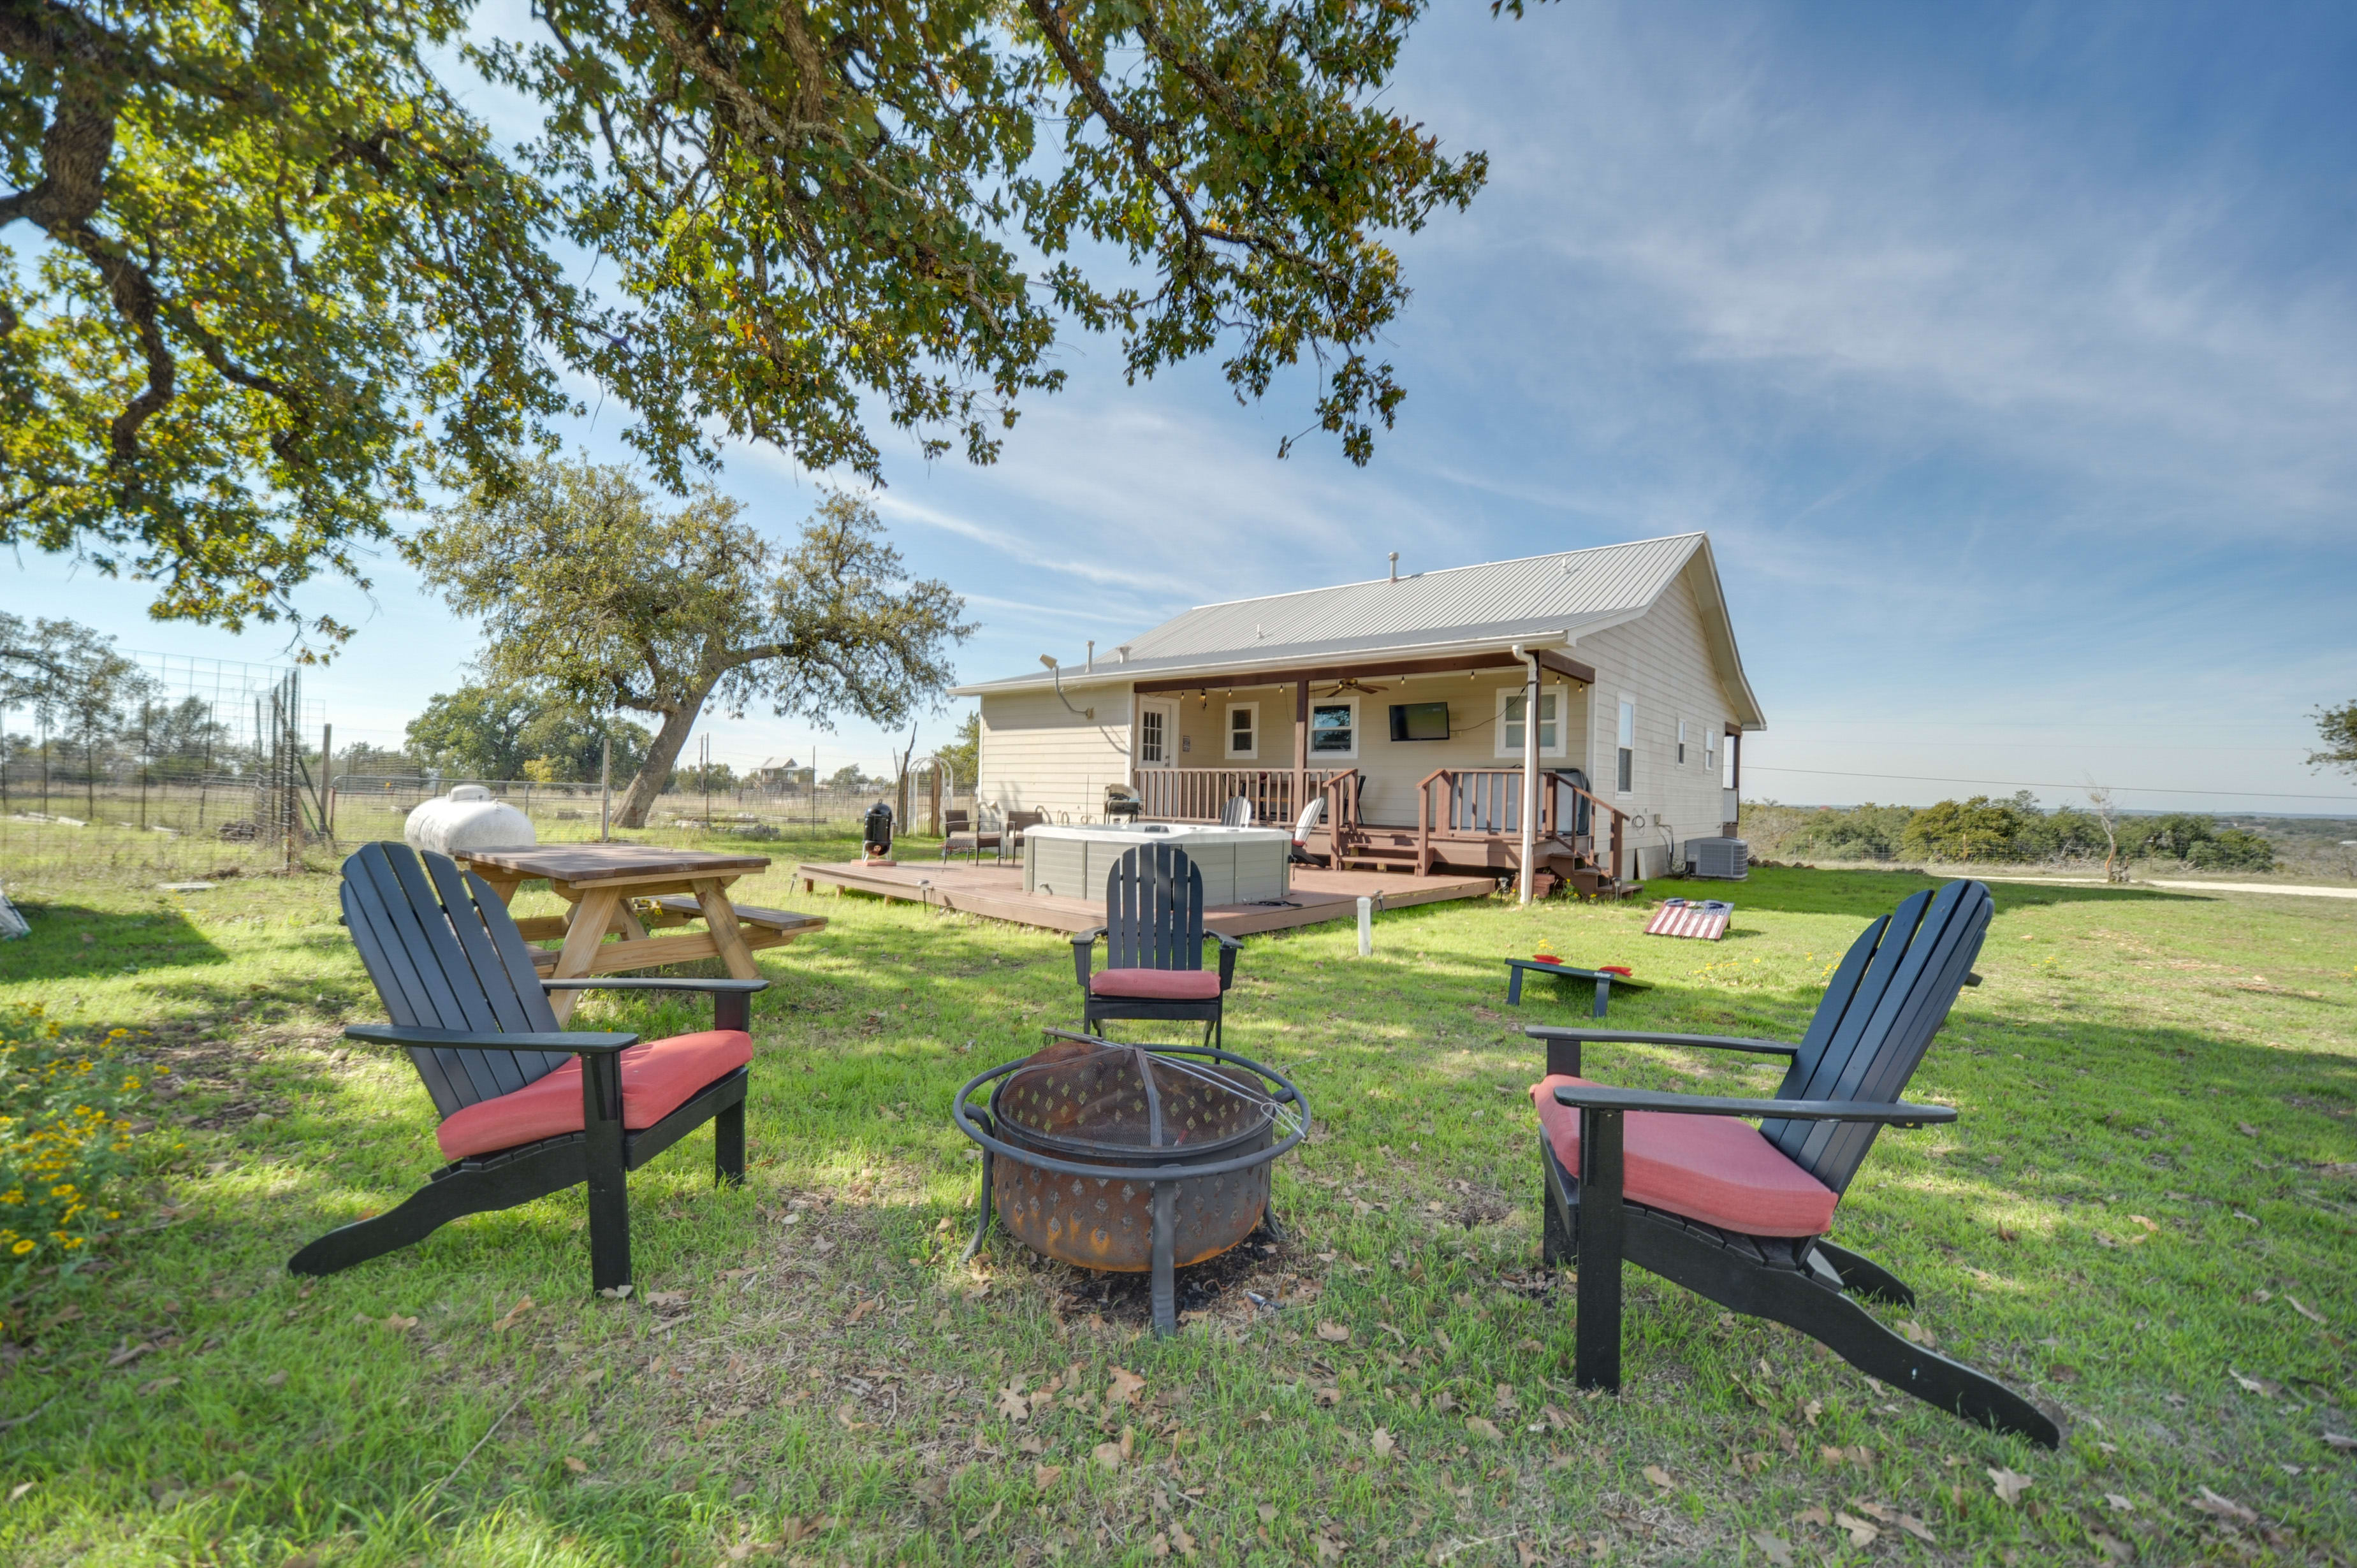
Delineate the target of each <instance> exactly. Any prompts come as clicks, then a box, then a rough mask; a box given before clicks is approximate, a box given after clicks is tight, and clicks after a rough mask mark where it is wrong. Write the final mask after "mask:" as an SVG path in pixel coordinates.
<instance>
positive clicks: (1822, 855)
mask: <svg viewBox="0 0 2357 1568" xmlns="http://www.w3.org/2000/svg"><path fill="white" fill-rule="evenodd" d="M1762 805H1764V806H1766V807H1767V809H1768V811H1769V812H1770V813H1773V814H1774V815H1775V817H1776V819H1777V821H1776V827H1777V828H1778V829H1780V830H1781V831H1780V832H1777V833H1776V842H1775V844H1774V846H1773V848H1772V850H1771V851H1770V853H1773V854H1781V855H1788V856H1794V857H1799V856H1807V857H1811V858H1815V859H1822V860H1878V861H1893V860H1918V861H1943V862H1947V863H1951V864H1963V865H1971V864H1974V863H1975V862H1987V863H1992V864H2010V865H2021V864H2039V863H2045V864H2057V863H2088V864H2099V863H2102V862H2104V861H2105V860H2106V859H2115V860H2116V861H2118V862H2120V863H2123V864H2124V863H2126V862H2127V861H2130V860H2143V861H2153V860H2169V861H2176V862H2179V863H2180V864H2183V865H2190V866H2193V867H2195V868H2197V869H2201V870H2205V871H2213V870H2214V871H2266V870H2270V869H2272V868H2273V867H2274V865H2275V863H2276V849H2275V845H2274V844H2273V843H2269V842H2268V841H2267V839H2266V838H2265V837H2264V836H2262V835H2261V834H2258V833H2255V832H2251V831H2249V830H2248V829H2246V828H2238V827H2233V826H2221V825H2220V824H2219V823H2218V822H2217V820H2216V819H2215V818H2213V817H2208V816H2202V815H2199V814H2196V813H2192V812H2183V811H2177V812H2171V813H2169V814H2168V815H2166V816H2153V817H2126V816H2118V815H2113V816H2111V818H2110V823H2109V827H2108V830H2107V829H2106V825H2105V815H2104V813H2100V812H2097V811H2084V810H2081V809H2079V808H2077V807H2073V806H2061V807H2058V808H2057V809H2055V810H2053V811H2045V810H2043V809H2041V808H2040V806H2039V804H2038V802H2037V800H2036V799H2035V798H2034V797H2033V796H2032V795H2031V794H2030V793H2029V791H2028V790H2026V789H2025V790H2022V791H2021V792H2020V793H2018V794H2017V795H2015V796H2013V797H2012V798H2011V799H2010V800H1996V799H1992V798H1991V797H1989V796H1986V795H1975V796H1973V797H1971V798H1970V799H1968V800H1942V801H1939V802H1938V803H1936V804H1934V805H1930V806H1923V807H1920V808H1919V807H1913V806H1881V805H1875V804H1873V803H1871V802H1869V803H1867V804H1866V805H1863V806H1851V807H1847V808H1843V809H1834V808H1825V809H1823V810H1819V811H1796V810H1793V809H1792V808H1777V807H1775V806H1773V804H1772V803H1770V802H1762ZM1745 811H1746V815H1747V819H1749V817H1750V816H1751V815H1752V814H1753V813H1754V812H1755V811H1758V808H1754V807H1751V806H1748V805H1747V806H1746V807H1745ZM1763 825H1766V824H1763Z"/></svg>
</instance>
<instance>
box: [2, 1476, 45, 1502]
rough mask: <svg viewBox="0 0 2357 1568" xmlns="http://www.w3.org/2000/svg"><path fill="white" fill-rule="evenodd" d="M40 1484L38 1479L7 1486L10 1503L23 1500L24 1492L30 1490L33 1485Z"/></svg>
mask: <svg viewBox="0 0 2357 1568" xmlns="http://www.w3.org/2000/svg"><path fill="white" fill-rule="evenodd" d="M40 1484H41V1483H40V1482H38V1481H19V1482H17V1483H16V1485H15V1486H13V1487H9V1488H8V1500H9V1501H10V1502H12V1503H14V1502H21V1501H23V1500H24V1497H25V1494H26V1493H27V1492H29V1491H31V1490H32V1489H33V1488H34V1487H38V1486H39V1485H40Z"/></svg>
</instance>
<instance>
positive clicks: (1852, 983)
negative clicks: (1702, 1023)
mask: <svg viewBox="0 0 2357 1568" xmlns="http://www.w3.org/2000/svg"><path fill="white" fill-rule="evenodd" d="M1991 908H1992V905H1991V902H1990V898H1989V891H1988V889H1987V888H1986V886H1982V885H1981V884H1980V883H1977V882H1951V883H1949V884H1948V885H1947V886H1944V887H1942V888H1940V889H1939V890H1938V892H1937V893H1936V894H1935V893H1933V892H1932V891H1930V890H1926V891H1924V892H1921V893H1918V894H1915V895H1914V896H1912V897H1910V898H1908V899H1907V900H1906V901H1905V902H1904V903H1902V904H1900V906H1899V908H1898V911H1897V912H1896V913H1895V914H1891V915H1888V916H1885V917H1883V918H1879V919H1878V920H1876V921H1875V922H1874V923H1873V924H1872V925H1870V926H1868V927H1867V929H1866V932H1865V934H1864V935H1862V936H1860V937H1859V938H1858V939H1857V942H1856V943H1855V944H1853V945H1852V946H1851V948H1850V950H1849V952H1848V955H1847V956H1846V957H1845V958H1844V959H1843V960H1842V961H1841V965H1840V967H1839V969H1838V970H1837V971H1836V972H1835V974H1834V978H1833V983H1831V984H1830V985H1828V986H1827V987H1826V988H1825V993H1824V999H1823V1001H1821V1002H1820V1003H1819V1004H1818V1006H1817V1012H1816V1016H1815V1018H1814V1019H1813V1020H1812V1021H1811V1023H1810V1025H1809V1030H1808V1034H1807V1036H1805V1037H1804V1038H1803V1040H1802V1041H1801V1043H1800V1044H1799V1045H1797V1046H1789V1045H1784V1044H1782V1043H1781V1042H1778V1041H1774V1040H1754V1039H1738V1038H1730V1037H1726V1036H1717V1035H1678V1034H1655V1033H1647V1032H1640V1031H1635V1030H1627V1029H1567V1028H1557V1027H1553V1026H1544V1025H1531V1026H1526V1027H1525V1028H1524V1030H1523V1033H1524V1034H1527V1035H1529V1036H1532V1037H1534V1038H1535V1039H1541V1040H1544V1041H1545V1042H1547V1075H1546V1077H1545V1078H1544V1079H1541V1080H1540V1081H1539V1082H1538V1083H1537V1084H1536V1085H1534V1087H1533V1088H1532V1090H1531V1098H1532V1100H1533V1101H1534V1102H1536V1104H1537V1106H1538V1112H1539V1122H1540V1126H1541V1133H1540V1137H1539V1158H1540V1163H1541V1167H1542V1169H1543V1171H1544V1179H1545V1194H1544V1215H1545V1219H1544V1226H1545V1234H1544V1243H1543V1245H1544V1255H1545V1259H1546V1262H1548V1264H1549V1265H1550V1266H1552V1265H1555V1264H1558V1263H1563V1262H1573V1263H1575V1264H1576V1266H1577V1269H1578V1284H1577V1291H1578V1298H1577V1299H1578V1313H1579V1322H1578V1329H1577V1341H1576V1348H1575V1353H1574V1362H1575V1366H1574V1375H1575V1377H1576V1379H1577V1381H1578V1383H1579V1385H1580V1386H1581V1387H1582V1388H1591V1389H1607V1390H1614V1389H1618V1388H1619V1387H1620V1265H1621V1262H1622V1260H1623V1259H1626V1260H1627V1261H1628V1262H1632V1263H1635V1264H1636V1265H1637V1266H1639V1267H1640V1268H1644V1269H1650V1270H1652V1272H1653V1273H1657V1274H1660V1275H1661V1276H1662V1277H1663V1278H1664V1279H1667V1280H1671V1281H1674V1283H1678V1284H1682V1285H1684V1286H1685V1287H1686V1288H1687V1289H1688V1290H1691V1291H1694V1292H1695V1293H1696V1294H1700V1295H1705V1296H1707V1297H1709V1298H1710V1299H1711V1300H1713V1301H1715V1302H1717V1303H1718V1304H1719V1305H1721V1306H1724V1307H1727V1309H1729V1310H1730V1311H1734V1312H1740V1313H1744V1314H1747V1315H1749V1316H1754V1317H1768V1318H1773V1319H1774V1320H1775V1321H1777V1322H1779V1323H1782V1324H1785V1325H1788V1326H1791V1327H1793V1328H1797V1329H1799V1330H1800V1331H1801V1332H1802V1333H1803V1334H1806V1335H1808V1336H1809V1337H1811V1338H1813V1339H1816V1340H1818V1341H1819V1342H1821V1343H1823V1344H1824V1346H1826V1347H1827V1348H1829V1349H1831V1350H1832V1351H1833V1352H1834V1353H1835V1355H1837V1356H1839V1357H1841V1358H1842V1359H1844V1360H1846V1361H1847V1362H1849V1363H1850V1365H1852V1366H1854V1367H1857V1369H1860V1370H1861V1371H1864V1372H1867V1373H1869V1374H1871V1375H1872V1376H1874V1377H1877V1378H1879V1379H1880V1380H1883V1381H1884V1382H1886V1383H1889V1385H1890V1386H1891V1387H1893V1388H1896V1389H1900V1390H1901V1391H1905V1392H1907V1393H1910V1394H1912V1395H1914V1396H1915V1397H1916V1398H1917V1399H1920V1400H1923V1401H1926V1402H1929V1403H1932V1404H1934V1405H1937V1406H1939V1407H1940V1408H1941V1409H1943V1410H1947V1411H1952V1412H1955V1413H1956V1414H1959V1415H1963V1416H1966V1417H1968V1418H1970V1419H1973V1420H1975V1421H1979V1422H1981V1423H1985V1424H1986V1425H1989V1426H1993V1427H1995V1428H1996V1429H1997V1430H1999V1431H2002V1432H2011V1433H2017V1434H2020V1435H2021V1436H2024V1437H2027V1438H2029V1440H2030V1441H2032V1442H2034V1443H2040V1444H2045V1445H2046V1446H2047V1447H2049V1448H2052V1447H2056V1446H2058V1445H2059V1444H2061V1437H2062V1434H2061V1429H2060V1428H2059V1427H2058V1426H2057V1425H2056V1424H2055V1423H2054V1422H2053V1421H2052V1420H2051V1419H2050V1418H2049V1417H2048V1416H2047V1414H2046V1413H2045V1412H2042V1411H2040V1410H2039V1409H2038V1408H2037V1407H2036V1406H2034V1405H2032V1404H2031V1403H2030V1402H2029V1401H2028V1400H2026V1399H2024V1398H2022V1397H2021V1396H2020V1395H2019V1394H2017V1393H2015V1392H2014V1391H2012V1390H2010V1389H2008V1388H2007V1387H2005V1385H2003V1384H2002V1383H1999V1382H1997V1381H1996V1380H1994V1379H1992V1378H1989V1377H1987V1376H1986V1375H1984V1374H1982V1373H1980V1372H1976V1371H1975V1370H1974V1369H1971V1368H1970V1367H1966V1366H1964V1365H1962V1364H1961V1363H1958V1362H1955V1361H1952V1360H1950V1359H1947V1358H1946V1357H1944V1356H1941V1355H1939V1354H1937V1353H1935V1352H1933V1351H1932V1350H1930V1349H1927V1348H1924V1347H1922V1346H1921V1345H1917V1344H1913V1343H1910V1341H1909V1340H1907V1339H1904V1338H1902V1337H1900V1336H1899V1335H1897V1334H1894V1333H1892V1332H1891V1331H1890V1330H1889V1329H1888V1328H1885V1327H1884V1326H1882V1325H1881V1324H1880V1323H1878V1321H1876V1320H1875V1318H1874V1316H1872V1315H1871V1314H1870V1313H1868V1312H1867V1309H1866V1308H1865V1307H1864V1306H1862V1305H1859V1303H1860V1300H1861V1298H1863V1299H1865V1300H1869V1301H1881V1302H1888V1303H1890V1304H1893V1305H1901V1306H1904V1305H1911V1304H1912V1303H1913V1301H1914V1299H1915V1297H1914V1294H1913V1293H1912V1292H1911V1291H1910V1290H1909V1289H1908V1288H1907V1286H1906V1285H1904V1284H1902V1283H1900V1281H1899V1280H1898V1279H1897V1278H1896V1277H1895V1276H1893V1275H1892V1274H1890V1273H1887V1272H1886V1271H1884V1270H1883V1269H1881V1268H1880V1267H1878V1265H1876V1264H1874V1263H1871V1262H1867V1260H1866V1259H1864V1258H1862V1257H1859V1256H1858V1255H1857V1253H1855V1252H1852V1251H1847V1250H1846V1249H1845V1248H1841V1247H1837V1246H1835V1245H1834V1243H1832V1242H1831V1241H1828V1240H1825V1234H1824V1233H1825V1231H1826V1230H1827V1229H1828V1228H1829V1227H1830V1226H1831V1224H1832V1222H1833V1215H1834V1207H1835V1204H1837V1203H1838V1202H1839V1201H1840V1200H1841V1196H1842V1194H1843V1192H1844V1191H1846V1189H1847V1188H1848V1187H1849V1184H1850V1180H1851V1178H1852V1177H1854V1176H1856V1175H1857V1168H1858V1166H1859V1165H1861V1164H1862V1163H1863V1162H1864V1161H1865V1159H1866V1155H1867V1150H1868V1149H1869V1148H1871V1147H1872V1146H1873V1144H1874V1137H1875V1133H1877V1132H1878V1130H1879V1129H1881V1128H1882V1127H1884V1126H1898V1127H1920V1126H1923V1125H1925V1124H1926V1123H1930V1122H1953V1121H1954V1120H1955V1119H1956V1112H1955V1111H1954V1109H1953V1108H1952V1107H1949V1106H1945V1105H1911V1104H1908V1103H1906V1102H1905V1101H1900V1099H1899V1098H1898V1096H1899V1094H1900V1091H1901V1090H1904V1089H1905V1088H1906V1086H1907V1080H1908V1079H1909V1078H1910V1077H1911V1076H1912V1075H1913V1073H1914V1071H1915V1068H1916V1065H1917V1064H1918V1063H1919V1062H1921V1060H1922V1059H1923V1053H1924V1051H1925V1050H1926V1049H1927V1048H1928V1047H1930V1045H1931V1043H1932V1035H1933V1034H1935V1033H1936V1032H1937V1031H1938V1030H1939V1028H1940V1026H1941V1025H1942V1024H1943V1023H1944V1022H1945V1021H1946V1019H1947V1016H1948V1009H1949V1008H1950V1007H1951V1006H1953V1004H1954V1003H1955V999H1956V992H1957V989H1958V988H1959V987H1960V986H1964V985H1968V984H1977V983H1979V976H1977V975H1975V974H1973V973H1972V972H1971V971H1972V965H1973V960H1974V959H1975V957H1976V956H1977V955H1978V954H1979V952H1980V949H1981V939H1982V937H1983V935H1984V934H1985V933H1986V931H1987V929H1988V923H1989V916H1990V912H1991ZM1608 1041H1609V1042H1630V1043H1640V1044H1650V1045H1668V1046H1686V1047H1703V1048H1706V1049H1711V1050H1730V1051H1751V1052H1757V1053H1760V1054H1762V1055H1768V1056H1781V1057H1784V1058H1787V1059H1788V1060H1789V1061H1790V1062H1791V1064H1792V1066H1791V1069H1790V1070H1789V1071H1787V1072H1786V1073H1785V1075H1784V1081H1783V1082H1782V1084H1781V1085H1780V1086H1779V1087H1778V1089H1777V1090H1776V1095H1775V1098H1774V1099H1772V1100H1748V1099H1732V1098H1718V1097H1715V1096H1709V1095H1694V1094H1678V1093H1656V1092H1653V1091H1651V1090H1630V1089H1610V1088H1607V1087H1605V1086H1603V1085H1601V1084H1597V1083H1591V1082H1589V1081H1588V1080H1587V1079H1584V1078H1582V1077H1581V1076H1580V1047H1582V1046H1583V1045H1587V1044H1600V1043H1604V1042H1608ZM1743 1116H1757V1117H1760V1118H1762V1120H1761V1122H1760V1126H1759V1128H1758V1130H1757V1131H1754V1130H1753V1129H1752V1128H1750V1127H1749V1126H1746V1125H1745V1124H1744V1123H1743V1122H1739V1121H1736V1120H1734V1118H1737V1117H1743ZM1575 1173H1577V1174H1575Z"/></svg>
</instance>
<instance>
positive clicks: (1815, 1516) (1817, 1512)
mask: <svg viewBox="0 0 2357 1568" xmlns="http://www.w3.org/2000/svg"><path fill="white" fill-rule="evenodd" d="M1833 1521H1834V1519H1833V1515H1831V1514H1829V1513H1827V1512H1825V1510H1824V1509H1821V1508H1817V1507H1815V1506H1813V1505H1812V1506H1810V1507H1808V1508H1804V1509H1802V1510H1801V1511H1800V1512H1799V1513H1796V1514H1794V1515H1793V1516H1792V1522H1793V1523H1794V1524H1831V1523H1833Z"/></svg>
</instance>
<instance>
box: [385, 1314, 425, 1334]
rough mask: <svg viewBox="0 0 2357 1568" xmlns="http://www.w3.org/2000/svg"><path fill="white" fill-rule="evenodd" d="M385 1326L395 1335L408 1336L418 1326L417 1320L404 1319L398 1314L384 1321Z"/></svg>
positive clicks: (411, 1318)
mask: <svg viewBox="0 0 2357 1568" xmlns="http://www.w3.org/2000/svg"><path fill="white" fill-rule="evenodd" d="M384 1326H385V1327H386V1328H388V1329H391V1330H392V1331H393V1333H395V1334H406V1333H408V1332H409V1331H410V1330H411V1329H413V1328H414V1327H416V1326H417V1319H415V1318H414V1317H404V1316H401V1314H399V1313H397V1312H396V1313H393V1315H392V1316H388V1317H387V1318H386V1319H385V1320H384Z"/></svg>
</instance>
